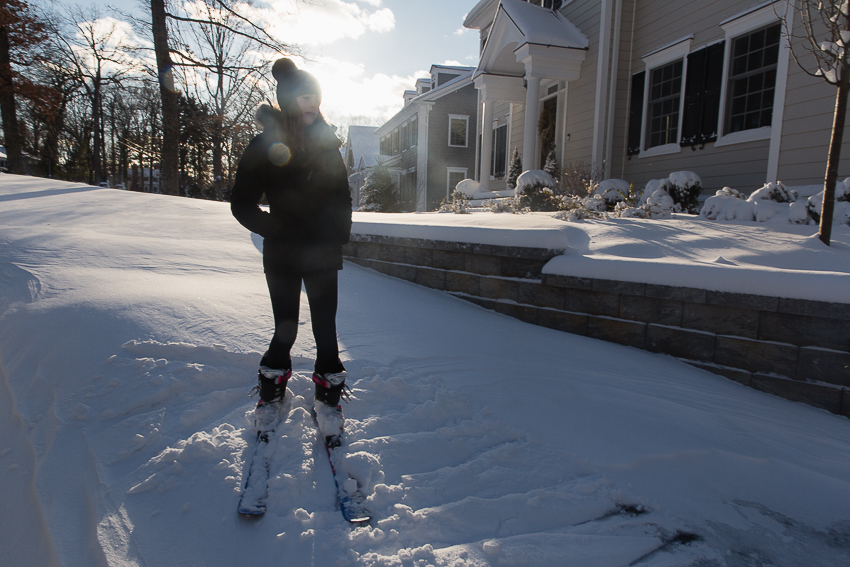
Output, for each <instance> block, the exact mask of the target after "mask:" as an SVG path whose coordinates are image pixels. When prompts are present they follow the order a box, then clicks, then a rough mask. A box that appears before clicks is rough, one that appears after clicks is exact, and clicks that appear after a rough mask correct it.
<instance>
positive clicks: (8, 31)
mask: <svg viewBox="0 0 850 567" xmlns="http://www.w3.org/2000/svg"><path fill="white" fill-rule="evenodd" d="M44 38H45V35H44V23H43V22H42V21H41V20H40V19H39V17H38V16H37V15H36V13H35V11H34V10H33V9H32V7H31V6H30V5H29V3H28V2H27V1H26V0H0V112H2V118H3V134H4V138H5V144H6V156H7V163H8V165H9V170H10V171H11V172H12V173H24V161H23V155H22V153H21V152H22V150H21V146H22V144H23V140H22V136H21V132H20V130H19V124H18V112H17V100H16V98H15V97H16V91H18V90H19V89H20V87H21V86H22V85H21V84H20V82H21V81H20V79H21V77H20V75H18V73H16V72H15V70H14V68H13V67H12V65H13V64H14V65H17V66H26V65H28V64H29V63H30V62H31V61H32V58H28V54H29V53H31V52H32V49H33V48H34V47H35V46H36V45H38V44H39V43H41V42H42V41H43V40H44Z"/></svg>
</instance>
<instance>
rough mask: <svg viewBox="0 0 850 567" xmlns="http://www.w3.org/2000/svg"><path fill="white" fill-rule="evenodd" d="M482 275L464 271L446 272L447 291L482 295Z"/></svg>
mask: <svg viewBox="0 0 850 567" xmlns="http://www.w3.org/2000/svg"><path fill="white" fill-rule="evenodd" d="M480 281H481V276H478V275H475V274H467V273H463V272H446V291H451V292H459V293H465V294H467V295H481V287H480Z"/></svg>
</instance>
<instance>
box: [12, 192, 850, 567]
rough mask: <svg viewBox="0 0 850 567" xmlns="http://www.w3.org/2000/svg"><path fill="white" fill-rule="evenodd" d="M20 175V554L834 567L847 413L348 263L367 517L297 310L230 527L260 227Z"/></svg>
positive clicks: (17, 558)
mask: <svg viewBox="0 0 850 567" xmlns="http://www.w3.org/2000/svg"><path fill="white" fill-rule="evenodd" d="M13 178H14V176H3V177H2V180H4V181H6V182H9V183H12V181H8V180H13ZM16 183H19V184H20V187H18V186H14V185H13V186H12V187H13V188H14V187H18V188H17V189H14V190H12V191H9V190H6V191H7V193H8V195H7V198H5V199H4V207H6V208H5V209H3V210H0V242H3V243H4V244H3V247H2V248H0V320H1V321H2V325H0V378H2V384H0V403H2V406H0V409H2V410H3V411H0V433H2V434H3V436H4V444H3V446H2V447H0V486H2V488H0V506H2V508H3V509H6V507H9V508H10V509H11V507H12V506H15V507H18V508H27V509H29V510H31V511H32V514H31V515H28V516H27V517H25V518H21V519H20V520H17V519H14V521H12V520H13V519H12V518H10V517H9V516H7V515H5V514H4V515H3V516H4V517H0V528H2V529H0V553H6V554H7V556H9V554H11V555H10V557H11V561H12V563H11V564H27V562H28V561H35V562H36V563H37V564H39V565H50V566H53V565H97V566H109V567H119V566H120V567H126V566H137V567H159V566H163V567H165V566H177V567H183V566H190V565H204V566H205V567H218V566H221V567H224V566H228V567H229V566H232V565H239V564H245V563H247V564H252V565H253V564H281V563H284V562H285V563H286V564H289V565H295V566H301V565H305V566H307V565H315V566H322V567H325V566H334V565H338V566H343V567H344V566H347V565H351V566H364V567H389V566H392V567H409V566H415V567H426V566H434V567H437V566H440V567H460V566H464V567H490V566H496V565H531V566H547V567H548V566H558V567H560V566H576V567H578V566H582V567H587V566H592V567H606V566H611V567H624V566H627V565H635V566H638V567H667V566H670V567H672V566H684V565H688V566H693V567H769V566H774V567H796V566H798V565H810V564H811V565H814V564H817V565H819V566H824V567H833V566H834V567H839V566H840V567H844V566H846V565H848V564H850V520H848V518H850V514H847V513H846V511H847V510H848V509H850V489H848V484H847V481H846V478H847V475H848V474H850V466H848V464H847V463H848V461H850V427H848V422H847V420H846V419H845V418H840V417H837V416H833V415H829V414H826V413H825V412H822V411H819V410H815V409H813V408H810V407H807V406H803V405H800V404H794V403H791V402H787V401H785V400H781V399H778V398H774V397H771V396H768V395H766V394H763V393H759V392H755V391H753V390H749V389H745V388H743V387H740V386H739V385H738V384H735V383H732V382H730V381H727V380H724V379H722V378H718V377H716V376H713V375H710V374H708V373H705V372H702V371H699V370H696V369H694V368H691V367H689V366H686V365H684V364H682V363H680V362H678V361H676V360H673V359H671V358H669V357H663V356H660V355H653V354H650V353H646V352H642V351H637V350H635V349H629V348H625V347H620V346H617V345H610V344H605V343H601V342H599V341H594V340H591V339H588V338H585V337H576V336H572V335H567V334H564V333H558V332H556V331H551V330H548V329H542V328H537V327H532V326H529V325H526V324H523V323H521V322H519V321H516V320H513V319H510V318H507V317H504V316H501V315H497V314H495V313H492V312H488V311H486V310H483V309H481V308H478V307H476V306H474V305H471V304H469V303H466V302H463V301H461V300H459V299H457V298H454V297H450V296H447V295H445V294H442V293H440V292H436V291H434V290H428V289H425V288H421V287H418V286H415V285H413V284H410V283H407V282H402V281H399V280H394V279H392V278H388V277H386V276H383V275H380V274H377V273H375V272H371V271H369V270H365V269H363V268H360V267H357V266H353V265H347V266H346V270H345V271H344V272H342V276H341V278H342V279H341V283H342V285H341V287H340V293H341V303H340V306H341V307H340V309H341V311H340V318H339V325H340V338H341V341H342V343H341V345H342V347H343V358H344V360H345V364H346V366H347V368H348V370H349V376H350V378H349V385H350V386H351V387H352V390H353V400H352V402H351V403H350V404H349V405H347V406H345V407H344V410H345V412H346V418H347V425H346V444H345V445H344V447H343V448H342V453H343V458H342V459H341V462H342V463H341V464H342V468H343V469H344V470H345V471H346V472H348V473H349V474H351V476H353V477H354V478H356V479H357V480H358V482H359V483H360V484H361V485H362V486H363V491H364V493H365V494H366V495H367V496H368V498H367V505H368V507H369V509H370V511H371V512H372V515H373V520H372V522H371V523H370V524H369V525H366V526H359V527H351V526H350V525H348V524H347V523H346V522H345V521H344V520H343V519H342V517H341V514H340V512H339V510H338V508H337V501H336V494H335V488H334V482H333V478H332V476H331V472H330V467H329V465H328V461H327V457H326V455H325V452H324V447H323V446H322V444H321V442H320V440H319V439H318V435H317V433H316V429H315V426H314V424H313V420H312V417H311V415H310V408H311V405H312V402H313V384H312V381H311V380H310V372H311V367H312V360H313V356H314V354H315V348H314V347H313V345H312V340H311V336H310V334H311V328H310V325H309V318H307V321H306V322H302V323H301V324H300V327H299V339H298V342H297V343H296V346H295V348H294V350H293V354H294V355H295V356H294V360H293V363H294V367H295V371H296V372H295V374H294V376H293V379H292V380H291V381H290V383H289V393H288V397H289V402H288V404H289V406H288V409H287V411H285V412H284V413H283V415H282V419H281V423H280V424H279V426H278V427H277V429H276V431H275V434H274V435H273V436H272V437H271V439H270V441H269V446H268V448H267V455H268V456H269V457H270V459H271V464H270V469H269V483H268V486H269V498H268V501H267V505H268V511H267V513H266V514H265V516H264V517H262V518H258V519H244V518H241V517H240V516H238V514H237V513H236V506H237V502H238V500H239V496H240V493H241V490H242V486H243V481H244V478H245V475H246V474H247V473H248V471H247V470H246V468H247V464H246V460H247V459H248V457H249V456H250V454H251V452H252V449H253V445H252V444H253V443H254V432H253V428H252V415H251V413H252V410H253V407H254V404H255V400H256V399H255V398H247V397H246V394H247V393H248V391H249V390H250V388H251V387H252V386H253V385H254V383H255V379H256V378H255V377H256V367H257V361H258V359H259V357H260V354H259V353H258V352H257V351H258V350H259V349H261V348H263V347H264V346H265V344H264V341H265V340H267V334H268V333H270V318H269V313H268V311H269V308H268V307H269V306H268V299H267V297H266V295H265V293H266V290H265V288H264V283H263V281H262V274H261V273H259V254H258V253H257V250H256V248H255V245H254V243H253V241H252V238H251V237H250V236H249V235H247V234H246V233H245V232H244V230H242V229H241V227H238V226H236V225H235V221H233V219H232V218H231V217H230V213H229V210H228V209H227V208H226V205H224V204H220V203H207V202H196V201H192V200H188V199H176V198H167V197H161V196H154V195H139V194H131V193H127V192H119V191H111V190H99V189H95V188H86V187H78V186H70V189H69V188H67V187H68V184H62V183H60V182H53V181H46V180H30V179H24V180H23V181H18V182H16ZM48 183H49V184H50V187H56V190H44V189H43V188H42V187H41V185H39V184H48ZM15 191H18V192H17V193H16V192H15ZM68 210H73V211H75V215H74V216H73V217H70V218H69V217H68V215H67V211H68ZM199 211H200V212H199ZM48 224H49V228H48V227H47V226H48ZM652 226H653V225H650V224H647V225H646V227H647V230H650V227H652ZM659 226H660V227H661V228H659V230H660V231H661V232H662V233H663V232H664V231H666V230H667V229H666V228H665V227H664V226H663V225H659ZM98 231H100V233H98ZM152 250H156V252H152ZM187 266H188V267H187ZM306 310H307V306H306V299H305V298H304V297H302V312H303V313H306ZM305 317H306V316H305V315H302V321H303V320H304V319H305ZM218 343H223V344H218ZM5 408H9V410H8V411H7V410H6V409H5ZM6 439H8V442H7V441H6ZM19 542H24V543H19ZM0 558H2V559H3V560H5V559H7V557H6V556H3V555H0Z"/></svg>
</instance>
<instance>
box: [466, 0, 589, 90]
mask: <svg viewBox="0 0 850 567" xmlns="http://www.w3.org/2000/svg"><path fill="white" fill-rule="evenodd" d="M587 48H588V40H587V37H586V36H585V35H584V34H583V33H582V32H581V31H580V30H579V29H578V28H577V27H576V26H575V25H574V24H573V23H572V22H571V21H569V20H568V19H567V18H565V17H564V16H563V15H562V14H561V13H560V12H559V11H557V10H551V9H549V8H542V7H540V6H536V5H534V4H530V3H528V2H523V1H522V0H501V2H500V3H499V7H498V9H497V10H496V16H495V19H494V20H493V25H492V26H491V27H490V33H489V35H488V37H487V42H486V44H485V46H484V51H483V52H482V53H481V59H480V61H479V63H478V68H477V69H476V72H475V74H476V75H478V74H480V73H490V74H497V75H513V76H523V75H524V74H525V73H526V70H527V64H526V63H527V62H524V59H525V58H526V57H527V56H528V54H529V53H540V52H541V51H543V50H545V52H546V58H547V59H548V60H549V62H550V63H551V62H553V61H552V60H553V59H554V60H557V59H560V58H563V59H564V60H565V61H567V60H575V59H576V56H575V53H570V52H571V51H574V50H581V51H586V50H587ZM581 59H584V57H583V56H582V57H581Z"/></svg>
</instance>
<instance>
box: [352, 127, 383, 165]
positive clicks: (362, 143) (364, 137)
mask: <svg viewBox="0 0 850 567" xmlns="http://www.w3.org/2000/svg"><path fill="white" fill-rule="evenodd" d="M377 130H378V128H377V127H376V126H349V127H348V142H347V143H346V145H347V146H348V147H349V148H350V149H351V152H352V154H353V155H354V163H355V164H357V163H359V162H360V158H361V157H363V156H364V155H374V154H379V153H380V141H379V140H378V136H376V135H375V132H376V131H377Z"/></svg>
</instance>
